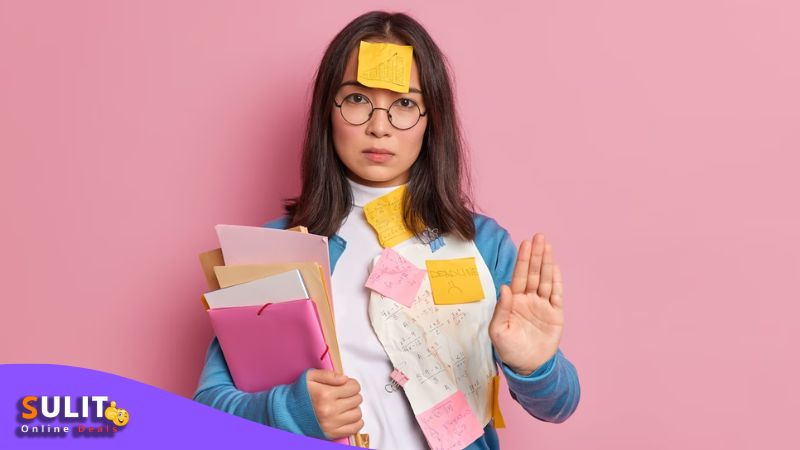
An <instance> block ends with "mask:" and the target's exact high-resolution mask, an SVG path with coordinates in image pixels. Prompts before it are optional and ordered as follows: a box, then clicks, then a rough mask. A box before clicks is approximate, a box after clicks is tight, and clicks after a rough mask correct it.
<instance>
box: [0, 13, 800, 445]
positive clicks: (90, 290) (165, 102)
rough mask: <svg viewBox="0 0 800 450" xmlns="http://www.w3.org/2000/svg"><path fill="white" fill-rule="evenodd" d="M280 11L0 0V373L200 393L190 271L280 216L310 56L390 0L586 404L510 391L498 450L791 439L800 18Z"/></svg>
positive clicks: (204, 329) (205, 327)
mask: <svg viewBox="0 0 800 450" xmlns="http://www.w3.org/2000/svg"><path fill="white" fill-rule="evenodd" d="M270 3H273V2H256V1H252V2H243V1H239V2H231V1H226V2H222V1H220V2H215V3H211V2H202V3H201V2H190V1H169V2H162V1H148V2H132V1H131V2H107V1H72V2H56V1H53V2H38V1H26V2H22V1H19V2H13V3H12V2H9V1H2V2H0V148H2V163H1V164H0V192H2V194H1V195H2V205H3V218H2V222H1V223H0V227H2V228H1V229H0V231H1V232H2V234H1V236H2V239H3V243H4V245H3V247H4V249H3V252H4V257H3V258H2V262H0V273H1V274H2V280H1V281H2V286H3V287H4V289H5V291H4V293H3V312H2V314H0V363H12V362H39V363H44V362H48V363H60V364H70V365H77V366H83V367H90V368H94V369H99V370H104V371H108V372H112V373H116V374H120V375H124V376H127V377H130V378H134V379H137V380H141V381H143V382H146V383H149V384H152V385H155V386H158V387H161V388H164V389H167V390H170V391H173V392H176V393H178V394H180V395H184V396H190V395H191V393H192V392H193V390H194V388H195V385H196V381H197V377H198V374H199V371H200V368H201V366H202V363H203V357H204V354H205V350H206V346H207V344H208V342H209V339H210V337H211V330H210V327H209V323H208V320H207V318H206V317H205V313H204V311H203V309H202V308H201V306H200V301H199V296H200V294H201V293H202V292H203V290H204V287H205V282H204V279H203V277H202V274H201V271H200V267H199V264H198V261H197V254H198V253H199V252H201V251H203V250H206V249H210V248H213V247H215V246H216V237H215V234H214V231H213V226H214V225H215V224H218V223H231V224H248V225H258V224H261V223H262V222H264V221H266V220H268V219H270V218H273V217H275V216H277V215H278V214H280V200H281V199H282V198H284V197H287V196H290V195H294V194H296V193H297V192H298V187H299V186H298V181H297V174H298V158H299V155H298V148H299V144H300V142H301V138H302V136H301V134H302V126H303V119H304V114H305V108H306V102H307V99H308V93H309V88H310V83H311V80H312V76H313V74H314V70H315V68H316V64H317V63H318V61H319V59H320V57H321V55H322V52H323V50H324V48H325V46H326V45H327V43H328V42H329V41H330V39H331V38H332V37H333V36H334V34H335V33H336V32H337V31H338V30H339V29H341V27H343V26H344V25H345V24H346V23H347V22H348V21H349V20H351V19H352V18H354V17H356V16H357V15H359V14H360V13H362V12H365V11H367V10H369V9H373V8H386V9H390V10H396V9H397V8H401V7H402V8H406V9H405V11H407V12H409V13H411V14H412V15H414V16H415V17H416V18H418V19H419V20H420V21H421V22H422V23H423V24H424V25H425V26H426V27H427V28H428V30H429V31H430V32H431V34H432V35H433V37H434V38H435V39H436V41H437V42H438V44H439V45H440V46H441V48H442V49H443V50H444V51H445V52H446V54H447V55H448V56H449V58H450V61H451V63H452V66H453V67H454V69H455V72H456V77H457V93H458V101H459V109H460V111H461V113H462V118H463V123H464V128H465V131H466V136H467V140H468V142H469V147H470V150H471V155H472V166H473V169H474V170H473V172H474V182H475V187H476V189H475V193H476V198H477V200H478V204H479V205H480V206H481V207H482V209H483V211H484V212H486V213H487V214H489V215H491V216H493V217H495V218H496V219H497V220H498V221H499V222H500V223H501V224H502V225H504V226H505V227H507V228H508V229H509V230H510V231H511V232H512V234H513V236H514V238H515V240H516V241H517V242H519V241H521V240H522V239H524V238H526V237H528V236H530V235H532V234H533V233H534V232H537V231H539V232H544V233H545V235H546V236H547V237H548V238H549V239H550V240H551V241H552V242H553V245H554V250H555V255H556V260H557V261H558V262H559V264H560V265H561V266H562V269H563V273H564V278H565V294H566V299H565V302H566V319H567V322H566V328H565V335H564V337H563V340H562V344H561V348H562V349H563V350H564V352H565V353H566V355H567V356H568V357H569V358H570V359H571V360H572V361H573V362H574V363H575V365H576V366H577V368H578V371H579V374H580V378H581V384H582V399H581V404H580V406H579V408H578V410H577V412H576V413H575V414H574V415H573V416H572V417H571V418H570V419H569V420H568V421H567V422H565V423H563V424H561V425H552V424H546V423H541V422H539V421H537V420H535V419H533V418H530V417H528V416H527V415H526V414H525V413H524V412H523V411H522V410H521V409H520V408H519V407H518V406H517V405H516V404H514V402H513V401H512V400H511V399H510V398H509V397H508V396H507V394H506V395H505V397H504V398H503V403H502V404H503V406H504V412H505V415H506V419H507V422H508V428H507V429H505V430H501V431H500V435H501V441H502V444H503V448H509V449H514V448H516V449H522V448H533V447H535V448H538V449H556V448H559V449H566V448H576V449H577V448H580V449H589V448H596V449H604V448H609V449H610V448H614V449H640V448H649V449H674V448H682V449H705V448H728V449H745V448H761V447H771V448H795V447H794V445H796V440H797V439H796V438H795V433H792V432H791V431H790V429H789V427H790V426H794V419H791V418H792V417H796V415H797V413H796V408H795V407H796V404H797V402H798V400H800V395H798V388H797V384H796V383H797V380H798V378H800V377H799V375H800V373H799V372H800V370H798V368H799V367H800V351H798V350H797V348H796V345H797V342H799V341H800V339H798V338H800V336H799V335H798V331H797V330H798V328H799V327H798V326H797V324H796V322H797V313H798V312H799V311H800V308H799V307H798V304H797V300H798V298H799V296H798V294H797V290H796V286H795V283H796V280H797V279H798V278H799V277H800V257H798V254H799V252H798V250H800V248H799V247H800V246H799V245H798V240H799V239H798V236H797V231H798V228H800V210H798V193H800V189H799V188H800V182H798V175H797V170H798V165H799V164H800V158H798V151H800V126H798V125H800V111H799V110H798V108H799V107H798V105H800V63H798V61H799V60H798V49H799V48H800V32H799V31H798V28H797V24H798V23H800V7H798V3H797V2H792V1H789V0H787V1H783V2H780V1H766V0H758V1H757V0H749V1H732V0H703V1H698V0H692V1H689V0H680V1H674V0H673V1H661V2H654V1H648V2H642V1H635V0H628V1H622V0H609V1H603V2H599V1H598V2H590V1H583V2H579V1H559V2H506V1H493V2H491V3H489V4H476V5H475V6H465V3H464V2H455V1H454V2H449V3H443V2H431V1H427V0H426V1H415V2H404V3H403V4H402V6H401V5H400V4H399V3H398V4H394V3H393V2H385V1H351V2H348V3H347V5H346V6H345V5H343V4H342V3H343V2H317V3H316V4H314V5H313V7H309V5H308V4H307V2H285V4H283V5H281V6H274V5H271V4H270ZM487 5H490V6H487ZM791 442H795V444H791Z"/></svg>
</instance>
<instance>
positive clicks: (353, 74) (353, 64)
mask: <svg viewBox="0 0 800 450" xmlns="http://www.w3.org/2000/svg"><path fill="white" fill-rule="evenodd" d="M357 78H358V46H355V48H353V50H351V51H350V55H349V56H348V57H347V66H346V67H345V69H344V75H343V76H342V81H348V80H352V81H355V80H356V79H357ZM409 84H410V85H411V87H413V88H417V89H421V86H420V82H419V70H418V68H417V61H416V60H415V59H413V58H412V60H411V80H410V83H409ZM381 90H385V89H381Z"/></svg>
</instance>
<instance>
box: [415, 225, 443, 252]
mask: <svg viewBox="0 0 800 450" xmlns="http://www.w3.org/2000/svg"><path fill="white" fill-rule="evenodd" d="M420 240H421V241H422V243H423V244H428V245H430V247H431V253H435V252H436V250H439V249H440V248H442V247H444V238H443V237H441V236H439V229H438V228H430V227H428V228H427V229H425V230H423V231H422V237H420Z"/></svg>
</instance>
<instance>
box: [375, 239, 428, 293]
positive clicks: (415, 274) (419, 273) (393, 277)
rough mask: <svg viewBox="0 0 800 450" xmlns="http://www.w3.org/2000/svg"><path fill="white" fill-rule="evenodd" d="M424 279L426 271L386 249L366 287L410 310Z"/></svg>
mask: <svg viewBox="0 0 800 450" xmlns="http://www.w3.org/2000/svg"><path fill="white" fill-rule="evenodd" d="M424 278H425V270H423V269H420V268H419V267H417V266H415V265H414V263H412V262H411V261H409V260H407V259H406V258H404V257H403V256H402V255H400V254H399V253H397V252H396V251H394V250H392V249H391V248H386V249H384V250H383V252H382V253H381V256H380V258H378V262H377V263H376V264H375V267H374V268H373V269H372V273H370V274H369V278H367V283H366V286H367V287H368V288H370V289H372V290H373V291H375V292H377V293H379V294H381V295H383V296H385V297H389V298H391V299H392V300H395V301H397V302H398V303H400V304H402V305H404V306H407V307H409V308H410V307H411V305H413V304H414V300H415V299H416V297H417V291H418V290H419V286H420V285H421V284H422V280H423V279H424Z"/></svg>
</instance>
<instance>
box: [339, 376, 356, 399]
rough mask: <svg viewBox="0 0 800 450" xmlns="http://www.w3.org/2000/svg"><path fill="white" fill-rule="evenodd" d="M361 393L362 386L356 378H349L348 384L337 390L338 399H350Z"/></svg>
mask: <svg viewBox="0 0 800 450" xmlns="http://www.w3.org/2000/svg"><path fill="white" fill-rule="evenodd" d="M359 392H361V385H360V384H358V381H356V379H355V378H349V379H348V380H347V382H346V383H344V384H343V385H341V386H339V387H337V388H336V391H335V393H334V395H335V396H336V398H348V397H352V396H354V395H356V394H358V393H359Z"/></svg>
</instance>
